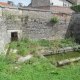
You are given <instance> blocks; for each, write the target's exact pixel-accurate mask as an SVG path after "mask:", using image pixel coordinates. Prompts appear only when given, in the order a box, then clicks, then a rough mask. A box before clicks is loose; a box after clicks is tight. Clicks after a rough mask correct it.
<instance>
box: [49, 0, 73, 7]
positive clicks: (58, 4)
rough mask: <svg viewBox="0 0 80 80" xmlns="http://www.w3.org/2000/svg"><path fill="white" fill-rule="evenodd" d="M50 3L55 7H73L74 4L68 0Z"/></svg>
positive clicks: (56, 0) (55, 0)
mask: <svg viewBox="0 0 80 80" xmlns="http://www.w3.org/2000/svg"><path fill="white" fill-rule="evenodd" d="M50 3H51V4H52V3H53V5H55V6H72V4H71V3H70V2H68V1H66V0H64V1H63V0H50Z"/></svg>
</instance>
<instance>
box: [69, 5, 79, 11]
mask: <svg viewBox="0 0 80 80" xmlns="http://www.w3.org/2000/svg"><path fill="white" fill-rule="evenodd" d="M71 9H73V10H74V11H76V12H80V5H75V6H72V7H71Z"/></svg>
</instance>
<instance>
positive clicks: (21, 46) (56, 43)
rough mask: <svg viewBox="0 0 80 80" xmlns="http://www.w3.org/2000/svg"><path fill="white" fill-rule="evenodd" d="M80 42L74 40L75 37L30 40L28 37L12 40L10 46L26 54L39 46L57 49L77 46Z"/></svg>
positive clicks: (21, 53)
mask: <svg viewBox="0 0 80 80" xmlns="http://www.w3.org/2000/svg"><path fill="white" fill-rule="evenodd" d="M77 45H78V44H77V43H76V42H74V39H73V38H69V39H62V40H58V39H56V40H50V41H49V40H39V41H30V40H29V39H27V38H22V39H21V41H19V42H17V41H15V42H12V43H11V44H10V48H12V49H18V54H20V55H22V56H25V55H26V54H30V53H32V52H33V51H35V50H36V49H37V48H38V47H48V48H49V49H51V50H56V49H59V48H64V47H76V46H77Z"/></svg>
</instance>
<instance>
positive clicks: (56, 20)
mask: <svg viewBox="0 0 80 80" xmlns="http://www.w3.org/2000/svg"><path fill="white" fill-rule="evenodd" d="M50 22H54V23H57V22H59V19H58V17H56V16H54V17H52V18H51V20H50Z"/></svg>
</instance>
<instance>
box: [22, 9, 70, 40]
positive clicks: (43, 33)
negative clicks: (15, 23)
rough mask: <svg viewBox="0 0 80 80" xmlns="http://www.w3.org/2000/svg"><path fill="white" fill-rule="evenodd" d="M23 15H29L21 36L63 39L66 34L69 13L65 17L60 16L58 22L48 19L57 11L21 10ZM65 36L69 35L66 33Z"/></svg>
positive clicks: (37, 38)
mask: <svg viewBox="0 0 80 80" xmlns="http://www.w3.org/2000/svg"><path fill="white" fill-rule="evenodd" d="M23 14H24V15H28V16H29V20H28V22H27V24H25V23H24V25H23V36H25V37H27V38H29V39H32V40H34V39H35V40H39V39H47V40H53V39H63V38H65V37H66V36H65V35H66V32H67V29H68V26H69V21H70V18H71V15H67V14H66V15H67V19H66V18H64V17H62V16H57V17H58V18H59V22H58V23H51V22H50V19H51V18H52V17H53V16H55V14H57V13H51V12H50V11H33V10H32V11H31V10H30V11H27V10H24V11H23ZM67 36H70V34H68V35H67Z"/></svg>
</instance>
